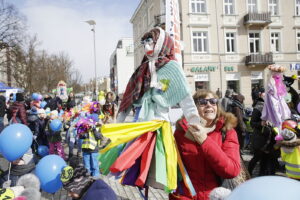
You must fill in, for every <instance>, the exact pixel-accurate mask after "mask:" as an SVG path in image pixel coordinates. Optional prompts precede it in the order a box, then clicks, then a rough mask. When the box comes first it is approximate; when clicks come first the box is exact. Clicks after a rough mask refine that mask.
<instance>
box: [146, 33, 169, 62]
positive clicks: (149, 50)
mask: <svg viewBox="0 0 300 200" xmlns="http://www.w3.org/2000/svg"><path fill="white" fill-rule="evenodd" d="M141 44H142V45H143V46H144V51H145V56H146V57H147V58H148V59H156V58H159V59H161V58H163V57H167V58H168V60H174V41H173V39H172V38H171V37H170V35H169V34H168V33H166V32H165V31H164V30H163V29H162V28H160V27H156V28H154V29H152V30H150V31H149V32H147V33H145V34H144V35H143V37H142V38H141Z"/></svg>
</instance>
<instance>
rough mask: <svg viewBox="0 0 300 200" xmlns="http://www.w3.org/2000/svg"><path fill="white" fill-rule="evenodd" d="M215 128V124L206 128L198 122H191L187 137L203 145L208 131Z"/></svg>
mask: <svg viewBox="0 0 300 200" xmlns="http://www.w3.org/2000/svg"><path fill="white" fill-rule="evenodd" d="M214 129H215V126H213V127H211V128H205V127H202V126H200V125H197V124H190V125H189V128H188V131H187V133H186V134H185V137H186V138H188V139H190V140H192V141H196V142H197V143H198V144H200V145H201V144H202V143H203V142H204V141H205V140H206V138H207V133H209V132H211V131H213V130H214Z"/></svg>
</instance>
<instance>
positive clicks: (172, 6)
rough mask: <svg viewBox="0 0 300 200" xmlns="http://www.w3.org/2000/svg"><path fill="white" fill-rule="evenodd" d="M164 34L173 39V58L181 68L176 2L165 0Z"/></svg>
mask: <svg viewBox="0 0 300 200" xmlns="http://www.w3.org/2000/svg"><path fill="white" fill-rule="evenodd" d="M166 32H167V33H169V34H170V36H171V37H172V38H173V40H174V43H175V46H174V53H175V58H176V59H177V61H178V63H179V64H180V66H181V67H182V57H181V41H180V17H179V3H178V0H166Z"/></svg>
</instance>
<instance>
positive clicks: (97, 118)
mask: <svg viewBox="0 0 300 200" xmlns="http://www.w3.org/2000/svg"><path fill="white" fill-rule="evenodd" d="M91 118H92V119H93V120H94V121H95V122H99V115H98V114H96V113H93V114H92V115H91Z"/></svg>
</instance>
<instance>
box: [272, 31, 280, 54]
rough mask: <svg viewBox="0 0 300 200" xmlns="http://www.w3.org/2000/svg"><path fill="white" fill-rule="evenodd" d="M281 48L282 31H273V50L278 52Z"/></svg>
mask: <svg viewBox="0 0 300 200" xmlns="http://www.w3.org/2000/svg"><path fill="white" fill-rule="evenodd" d="M279 48H280V33H278V32H273V33H271V51H272V52H275V53H278V52H279V50H280V49H279Z"/></svg>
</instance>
